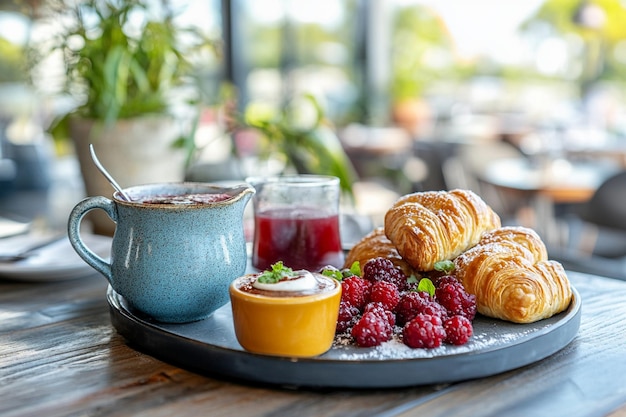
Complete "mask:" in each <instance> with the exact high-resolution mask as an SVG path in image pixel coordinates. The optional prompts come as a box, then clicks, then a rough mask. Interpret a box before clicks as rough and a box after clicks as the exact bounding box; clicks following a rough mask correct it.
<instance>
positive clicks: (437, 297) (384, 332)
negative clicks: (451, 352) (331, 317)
mask: <svg viewBox="0 0 626 417" xmlns="http://www.w3.org/2000/svg"><path fill="white" fill-rule="evenodd" d="M419 281H420V280H419V279H415V278H414V277H413V278H412V277H407V276H406V275H405V274H404V273H403V272H402V271H401V270H399V269H397V268H396V267H395V266H394V265H393V263H392V262H391V261H390V260H389V259H386V258H374V259H371V260H369V261H368V262H367V263H366V264H365V265H363V268H362V273H361V276H358V275H352V276H348V277H347V278H344V279H343V280H342V283H341V285H342V290H343V292H342V296H341V304H340V308H339V318H338V320H337V331H336V332H337V334H338V335H349V337H351V338H352V340H353V342H354V343H355V344H356V345H357V346H361V347H372V346H378V345H380V344H382V343H383V342H386V341H389V340H391V339H392V338H394V337H396V338H397V339H398V340H402V342H403V343H404V344H405V345H407V346H409V347H411V348H436V347H439V346H441V344H442V343H446V344H451V345H463V344H465V343H467V341H468V340H469V339H470V337H471V336H472V333H473V327H472V320H473V319H474V317H475V315H476V297H475V296H474V295H473V294H469V293H467V292H466V291H465V288H464V287H463V285H461V283H460V282H459V281H458V280H457V279H456V278H455V277H454V275H453V274H452V273H448V274H443V275H440V276H438V277H436V278H433V279H432V281H431V282H432V284H433V286H434V294H432V295H431V292H429V291H420V290H418V287H419Z"/></svg>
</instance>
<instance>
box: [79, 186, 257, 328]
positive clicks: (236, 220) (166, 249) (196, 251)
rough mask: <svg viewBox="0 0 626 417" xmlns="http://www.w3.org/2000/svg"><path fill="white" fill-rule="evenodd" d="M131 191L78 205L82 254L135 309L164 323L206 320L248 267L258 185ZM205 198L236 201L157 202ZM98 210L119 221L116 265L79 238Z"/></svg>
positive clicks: (139, 188)
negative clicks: (249, 217)
mask: <svg viewBox="0 0 626 417" xmlns="http://www.w3.org/2000/svg"><path fill="white" fill-rule="evenodd" d="M125 191H126V193H127V194H129V195H130V197H131V200H133V201H131V202H127V201H124V200H122V199H120V197H119V194H118V193H117V192H116V193H115V194H113V199H112V200H111V199H109V198H106V197H102V196H96V197H88V198H86V199H84V200H82V201H81V202H79V203H78V204H77V205H76V206H75V207H74V209H73V210H72V212H71V213H70V216H69V222H68V235H69V239H70V242H71V244H72V246H73V247H74V250H76V252H77V253H78V255H79V256H80V257H81V258H82V259H83V260H84V261H85V262H87V263H88V264H89V265H91V266H92V267H93V268H94V269H96V270H97V271H98V272H100V273H101V274H103V275H104V276H105V278H106V279H107V280H108V281H109V283H110V285H111V287H112V288H113V289H114V290H115V291H116V292H117V293H118V294H120V295H121V296H122V297H124V299H125V300H126V301H127V302H128V303H129V305H130V306H131V307H132V308H134V309H136V310H138V311H139V312H141V313H143V314H146V315H148V316H149V317H151V318H153V319H155V320H157V321H161V322H169V323H183V322H190V321H195V320H200V319H203V318H205V317H207V316H208V315H209V314H211V313H212V312H213V311H215V310H216V309H218V308H219V307H221V306H222V305H224V304H226V303H227V302H228V286H229V284H230V282H231V281H232V280H234V279H235V278H237V277H238V276H240V275H242V274H243V273H244V272H245V270H246V265H247V255H246V243H245V238H244V229H243V212H244V209H245V206H246V204H247V203H248V201H249V200H250V197H252V195H253V194H254V192H255V191H254V188H253V187H251V186H250V185H248V184H241V185H238V186H234V187H221V186H217V185H211V184H202V183H170V184H152V185H143V186H136V187H130V188H127V189H126V190H125ZM205 194H226V195H228V197H229V198H227V199H225V200H221V201H215V202H203V203H201V204H182V203H176V202H175V198H174V199H173V200H172V201H167V202H156V201H157V198H161V197H163V196H184V195H200V196H202V195H205ZM222 198H225V196H223V197H222ZM138 200H139V202H138ZM141 201H143V202H141ZM94 209H101V210H104V211H105V212H106V213H107V214H108V215H109V217H110V218H111V219H112V220H113V221H114V222H115V223H116V228H115V233H114V235H113V241H112V245H111V259H110V262H107V261H105V260H104V259H102V258H101V257H99V256H98V255H97V254H95V253H94V252H93V251H92V250H90V249H89V248H88V247H86V246H85V243H84V241H83V240H82V239H81V236H80V233H79V231H80V224H81V221H82V219H83V217H84V216H85V215H86V214H87V213H88V212H89V211H91V210H94Z"/></svg>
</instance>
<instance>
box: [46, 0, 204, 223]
mask: <svg viewBox="0 0 626 417" xmlns="http://www.w3.org/2000/svg"><path fill="white" fill-rule="evenodd" d="M47 4H48V5H49V7H50V11H51V14H50V16H51V17H52V18H53V19H55V21H56V22H60V24H61V25H62V26H61V30H60V31H59V33H57V34H56V35H55V36H54V37H53V38H52V43H51V45H49V49H50V51H48V52H51V51H58V52H61V53H62V57H63V64H64V67H65V73H66V83H65V91H66V92H67V93H69V95H70V96H71V97H73V98H75V99H76V100H77V102H78V105H77V107H76V108H75V109H74V110H73V111H72V112H71V113H68V114H66V115H64V116H63V117H62V118H61V119H60V120H59V122H58V123H56V124H55V125H54V126H53V129H52V131H53V135H54V136H55V137H59V136H66V137H70V138H71V139H72V141H73V144H74V147H75V150H76V154H77V156H78V159H79V162H80V166H81V172H82V174H83V179H84V181H85V188H86V192H87V194H88V195H107V194H110V193H111V188H110V186H109V185H108V183H107V182H106V180H105V179H104V178H103V177H102V176H101V175H100V174H99V173H98V172H97V171H96V169H95V166H94V165H93V162H92V161H91V158H90V154H89V150H88V148H89V144H93V145H94V147H95V149H96V152H97V154H98V157H99V159H100V160H101V161H102V163H103V164H104V165H105V166H106V167H107V169H108V170H109V171H110V172H111V173H112V175H113V176H115V177H116V179H117V181H118V182H119V183H120V184H121V185H122V186H130V185H136V184H141V183H150V182H164V181H179V180H182V179H183V178H184V169H185V161H186V160H187V154H186V151H185V149H184V148H188V147H189V146H188V144H189V141H192V140H193V137H192V136H191V134H187V135H185V126H184V123H182V122H181V120H180V118H178V119H177V118H175V117H173V115H172V113H171V110H172V108H173V103H174V102H173V100H174V99H175V98H179V99H180V98H181V95H180V94H179V95H178V96H177V94H176V93H177V92H180V91H183V90H177V88H178V87H183V86H185V85H186V84H188V83H189V82H190V81H191V80H192V76H191V75H192V74H191V69H192V65H191V64H190V61H189V57H190V56H193V53H194V52H197V51H199V50H200V49H202V48H207V47H209V48H213V47H214V46H215V44H214V43H213V42H211V41H210V40H208V39H207V38H206V37H205V36H203V35H202V34H201V33H200V32H199V31H198V30H194V29H191V28H184V27H181V26H179V25H178V24H177V23H176V19H175V17H176V15H175V13H174V11H173V10H172V8H171V7H170V5H169V3H168V1H167V0H163V1H161V2H151V1H148V0H86V1H78V2H73V1H71V2H66V1H65V0H51V1H50V2H49V3H47ZM183 41H184V44H183ZM181 102H184V100H181ZM185 141H186V142H187V146H181V145H184V142H185ZM177 145H178V146H177ZM105 217H106V216H105ZM106 221H108V219H107V220H106ZM109 223H110V222H109ZM98 227H99V226H98V225H97V224H95V228H96V229H97V228H98ZM108 229H109V230H112V224H111V225H109V226H108ZM97 232H98V231H97ZM105 233H106V231H105Z"/></svg>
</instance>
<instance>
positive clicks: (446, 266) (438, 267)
mask: <svg viewBox="0 0 626 417" xmlns="http://www.w3.org/2000/svg"><path fill="white" fill-rule="evenodd" d="M435 271H440V272H444V273H446V274H449V273H451V272H452V271H454V262H452V261H448V260H446V261H439V262H435Z"/></svg>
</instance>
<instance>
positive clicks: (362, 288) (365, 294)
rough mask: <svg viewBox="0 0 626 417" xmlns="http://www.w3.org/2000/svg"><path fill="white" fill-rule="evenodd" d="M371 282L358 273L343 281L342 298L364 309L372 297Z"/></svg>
mask: <svg viewBox="0 0 626 417" xmlns="http://www.w3.org/2000/svg"><path fill="white" fill-rule="evenodd" d="M370 285H371V284H370V282H369V281H367V280H365V279H363V278H360V277H358V276H356V275H354V276H351V277H349V278H346V279H344V280H343V281H341V291H342V292H341V300H342V301H345V302H347V303H349V304H351V305H353V306H354V307H356V308H358V309H359V310H363V307H365V304H367V302H368V301H369V297H370Z"/></svg>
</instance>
